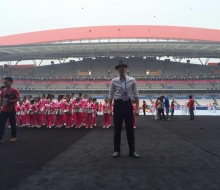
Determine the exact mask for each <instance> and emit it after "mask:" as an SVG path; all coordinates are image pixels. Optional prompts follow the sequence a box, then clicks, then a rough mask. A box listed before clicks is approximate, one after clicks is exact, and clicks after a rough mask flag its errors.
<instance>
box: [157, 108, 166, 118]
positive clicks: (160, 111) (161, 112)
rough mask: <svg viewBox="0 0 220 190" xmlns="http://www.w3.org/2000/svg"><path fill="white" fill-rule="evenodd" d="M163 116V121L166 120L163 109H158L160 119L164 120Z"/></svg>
mask: <svg viewBox="0 0 220 190" xmlns="http://www.w3.org/2000/svg"><path fill="white" fill-rule="evenodd" d="M161 114H162V115H163V119H164V120H166V118H165V115H164V109H163V108H159V109H158V115H159V117H160V119H162V117H161Z"/></svg>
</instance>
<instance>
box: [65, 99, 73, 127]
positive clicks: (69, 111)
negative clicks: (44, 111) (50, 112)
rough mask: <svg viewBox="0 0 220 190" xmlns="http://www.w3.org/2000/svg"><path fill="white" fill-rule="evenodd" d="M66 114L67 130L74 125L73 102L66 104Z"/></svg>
mask: <svg viewBox="0 0 220 190" xmlns="http://www.w3.org/2000/svg"><path fill="white" fill-rule="evenodd" d="M64 113H65V119H66V128H70V127H71V124H72V102H65V103H64Z"/></svg>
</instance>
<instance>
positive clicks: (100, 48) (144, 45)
mask: <svg viewBox="0 0 220 190" xmlns="http://www.w3.org/2000/svg"><path fill="white" fill-rule="evenodd" d="M128 55H134V56H161V57H162V56H174V57H189V58H220V30H214V29H202V28H190V27H174V26H97V27H80V28H67V29H57V30H47V31H39V32H30V33H24V34H16V35H10V36H4V37H0V61H19V60H35V59H62V58H69V57H96V56H128Z"/></svg>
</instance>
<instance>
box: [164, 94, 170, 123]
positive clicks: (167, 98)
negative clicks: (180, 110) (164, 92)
mask: <svg viewBox="0 0 220 190" xmlns="http://www.w3.org/2000/svg"><path fill="white" fill-rule="evenodd" d="M164 107H165V110H166V119H169V111H170V102H169V97H168V96H167V97H166V98H165V99H164Z"/></svg>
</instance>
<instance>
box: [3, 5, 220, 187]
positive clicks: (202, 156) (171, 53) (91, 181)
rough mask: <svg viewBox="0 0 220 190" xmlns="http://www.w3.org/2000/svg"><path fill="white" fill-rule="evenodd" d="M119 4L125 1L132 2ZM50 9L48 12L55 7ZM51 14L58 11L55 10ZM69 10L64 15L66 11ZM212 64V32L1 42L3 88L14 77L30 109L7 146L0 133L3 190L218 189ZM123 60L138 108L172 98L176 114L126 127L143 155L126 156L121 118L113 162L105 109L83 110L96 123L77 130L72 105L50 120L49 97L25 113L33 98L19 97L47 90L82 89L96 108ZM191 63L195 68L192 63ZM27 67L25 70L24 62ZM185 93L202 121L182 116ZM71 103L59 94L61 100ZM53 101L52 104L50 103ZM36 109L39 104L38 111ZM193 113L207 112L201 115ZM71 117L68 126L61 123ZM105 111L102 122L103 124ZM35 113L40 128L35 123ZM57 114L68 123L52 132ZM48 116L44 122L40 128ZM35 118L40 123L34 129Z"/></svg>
mask: <svg viewBox="0 0 220 190" xmlns="http://www.w3.org/2000/svg"><path fill="white" fill-rule="evenodd" d="M19 2H20V1H19ZM28 2H29V1H26V2H25V4H26V3H27V4H28ZM36 2H38V1H36ZM39 2H40V1H39ZM45 2H46V1H45ZM54 2H55V1H54ZM103 2H104V1H103ZM41 3H43V2H41ZM117 3H118V2H117ZM126 3H128V4H129V1H126ZM135 3H136V2H135ZM100 4H101V1H100ZM151 4H153V3H151ZM168 4H169V3H168ZM199 4H200V2H199ZM62 5H64V3H63V2H62ZM10 6H11V5H10ZM22 6H24V5H22ZM50 6H53V5H52V3H51V5H50ZM90 6H92V5H90ZM123 6H124V5H123ZM18 7H19V6H18ZM39 7H41V5H40V6H39ZM16 8H17V7H16ZM73 8H75V7H74V6H72V7H71V9H73ZM157 8H158V7H157ZM58 9H59V11H60V10H62V7H59V8H58ZM66 9H67V7H66V8H65V14H68V11H67V10H66ZM84 9H86V8H84ZM94 9H95V8H94ZM18 10H19V12H20V9H19V8H18ZM23 10H24V9H23ZM45 10H47V9H44V11H45ZM51 10H52V9H51ZM81 10H83V8H82V7H81V5H80V11H81ZM95 10H96V9H95ZM132 10H133V8H132ZM36 11H39V10H36ZM71 11H72V10H71ZM120 11H121V10H120ZM144 11H145V10H144ZM160 11H162V10H160ZM172 11H174V9H172ZM172 11H170V12H172ZM21 12H22V11H21ZM48 12H49V14H50V13H51V12H50V11H48ZM73 12H74V11H73ZM97 12H98V11H97ZM120 13H121V12H120ZM31 14H32V13H31ZM51 14H52V13H51ZM56 14H57V12H56ZM58 14H59V13H58ZM178 14H179V12H178ZM59 16H62V14H59ZM103 16H104V15H103ZM129 16H130V12H129ZM132 16H135V14H134V15H132ZM42 17H43V16H42ZM65 17H67V16H66V15H65ZM86 17H88V16H87V15H86ZM91 17H92V15H91ZM154 17H155V16H154ZM43 18H44V17H43ZM54 20H55V19H54ZM135 21H136V20H135ZM33 22H34V20H33ZM45 22H46V20H45ZM56 24H57V23H56ZM27 25H28V24H27ZM219 58H220V30H217V29H205V28H195V27H180V26H162V25H157V26H156V25H107V26H90V27H74V28H62V29H53V30H42V31H35V32H27V33H20V34H13V35H6V36H2V37H0V62H1V63H4V64H3V65H2V66H0V76H1V82H3V81H4V77H5V76H9V77H12V78H13V80H14V82H13V86H14V87H16V88H17V89H18V90H19V92H20V94H21V97H22V98H23V100H22V101H23V102H22V101H21V105H20V107H22V106H23V105H24V104H25V105H24V106H23V107H25V106H29V107H28V108H27V109H26V108H25V109H26V113H24V114H23V115H22V114H20V115H17V117H19V119H20V118H22V119H23V118H25V119H24V120H25V122H26V123H25V125H21V121H22V119H21V120H20V121H19V122H17V124H18V123H19V125H20V126H19V128H18V139H17V138H16V137H15V138H16V142H15V141H14V142H10V141H11V140H8V139H10V138H11V137H12V135H11V133H10V132H11V131H10V129H9V128H6V130H5V136H4V140H2V139H0V155H1V156H0V168H1V170H0V174H1V175H2V180H1V182H0V189H4V190H8V189H16V190H29V189H33V190H42V189H47V190H50V189H52V190H56V189H64V190H72V189H74V190H78V189H79V190H87V189H88V190H91V189H94V190H103V189H104V190H121V189H126V190H139V189H140V190H146V189H150V190H154V189H163V190H170V189H171V190H173V189H177V190H185V189H187V190H194V189H195V190H197V189H198V190H201V189H204V190H208V189H213V190H214V189H216V190H218V189H220V180H219V175H220V173H219V166H220V164H219V155H220V150H219V145H220V141H219V135H220V133H219V118H218V117H214V116H218V115H219V114H220V113H219V110H217V111H216V110H215V113H214V111H213V112H211V110H210V113H209V111H207V109H208V105H213V104H215V105H217V109H218V108H219V107H218V104H219V103H220V96H219V92H220V64H219V63H218V62H213V61H211V60H212V59H219ZM120 60H122V61H123V62H124V63H126V64H127V65H128V68H127V75H128V76H131V77H134V78H135V80H136V83H137V87H138V91H139V94H140V100H139V101H140V103H139V104H140V105H139V108H140V110H141V109H142V102H143V100H145V101H146V103H147V105H148V106H149V107H151V105H154V101H155V100H156V99H157V98H158V97H159V96H162V95H164V96H166V97H169V99H170V101H171V100H173V101H174V102H175V110H177V111H175V114H174V117H168V115H167V118H165V117H164V120H162V119H159V118H157V117H158V116H157V115H158V114H157V113H156V112H155V113H156V114H155V115H154V113H153V112H152V113H148V114H146V117H145V116H142V113H141V112H140V116H138V114H137V123H136V122H135V123H136V124H137V125H136V126H134V124H133V123H132V125H131V128H132V130H133V131H135V147H136V150H135V151H137V152H138V154H140V159H136V158H131V157H132V156H131V155H130V149H128V148H127V144H126V143H127V139H126V138H125V136H126V135H127V137H128V130H127V124H126V121H125V119H124V123H125V124H126V125H125V127H126V131H125V129H124V128H125V127H124V125H123V126H122V128H123V129H122V132H121V133H122V135H121V134H120V135H121V136H122V142H121V150H120V152H119V153H121V155H120V158H117V159H113V158H112V151H113V134H114V133H115V128H116V127H115V126H114V124H115V119H114V121H113V119H112V118H113V117H114V116H115V115H116V114H115V113H114V114H113V117H112V115H111V114H109V112H104V109H103V110H102V111H100V112H103V113H102V114H94V113H96V112H93V113H92V114H91V113H89V112H88V113H80V114H79V116H80V117H78V118H81V120H83V119H82V117H84V122H85V121H86V119H85V118H86V117H87V115H86V114H90V116H91V115H92V117H93V119H94V120H95V122H94V123H95V125H93V126H90V127H87V126H84V125H85V124H84V125H82V126H80V127H78V128H77V124H76V123H74V122H75V121H76V118H77V117H75V115H76V113H75V112H77V111H76V108H75V107H74V109H72V107H71V109H72V110H74V111H75V112H74V113H73V112H71V111H72V110H71V111H69V112H68V113H67V112H65V114H64V113H62V114H63V115H62V114H60V113H58V112H57V113H56V111H54V112H53V113H50V114H51V115H50V116H51V118H49V116H48V115H49V114H48V115H47V114H46V113H49V112H47V110H46V106H47V105H48V104H49V103H50V102H49V101H51V102H52V100H50V97H49V98H44V99H43V98H42V99H41V100H44V101H45V102H43V103H42V104H44V108H45V110H44V113H43V111H42V112H41V109H39V110H37V111H36V110H35V111H36V114H34V112H33V109H32V108H33V107H31V106H32V105H31V104H32V103H33V102H34V101H35V100H36V99H35V100H33V99H31V97H30V96H29V97H30V100H28V99H26V96H28V95H32V96H33V97H40V96H41V95H42V94H50V95H51V97H52V95H55V98H57V99H59V95H64V94H69V95H70V96H71V94H72V93H75V97H78V96H79V93H82V94H86V95H89V96H92V97H93V98H95V99H97V101H98V102H102V101H104V99H105V98H106V97H107V95H108V94H109V88H110V82H111V80H112V79H113V78H114V77H117V76H118V71H117V70H115V65H116V64H117V63H118V62H119V61H120ZM194 60H197V61H198V62H199V63H200V64H194ZM27 61H28V62H29V63H28V64H23V62H26V63H27ZM45 62H46V63H48V62H49V64H44V63H45ZM125 82H126V80H125ZM9 90H10V89H9ZM189 95H193V99H194V100H195V105H196V112H197V113H196V114H197V115H199V116H198V117H197V115H196V116H195V120H194V118H193V119H190V120H189V114H188V112H186V110H183V111H182V110H181V109H183V107H185V104H186V103H187V102H188V101H189ZM63 97H64V96H62V98H63ZM68 98H69V97H66V98H63V100H64V99H65V103H66V102H68V101H67V99H68ZM38 100H39V99H38ZM47 100H49V101H48V102H49V103H48V102H47ZM72 100H73V101H72V102H71V104H74V106H75V104H77V102H74V98H72ZM81 100H83V99H81ZM119 100H120V101H121V100H122V99H119ZM128 100H129V101H127V102H128V103H130V99H128ZM31 101H33V102H32V103H31ZM59 101H60V100H59ZM59 101H58V100H56V106H57V105H58V104H59V103H60V102H59ZM26 102H28V103H27V104H26ZM36 102H37V101H36ZM36 102H35V103H36ZM54 102H55V101H54ZM162 102H163V100H162ZM19 103H20V102H19ZM38 105H40V103H39V102H37V103H36V107H37V106H38ZM155 105H156V104H155ZM57 107H58V106H57ZM106 107H107V106H106ZM121 107H123V106H121ZM132 108H133V107H132ZM156 108H158V107H156ZM25 109H24V110H25ZM125 109H126V108H125ZM158 109H159V108H158ZM161 109H162V110H164V109H163V108H161ZM178 109H179V110H178ZM191 109H192V108H191ZM30 110H31V111H32V112H30ZM85 110H86V109H84V112H86V111H85ZM38 111H39V112H38ZM65 111H67V110H65ZM132 111H134V110H132ZM178 111H179V112H178ZM199 111H203V112H204V113H205V114H203V115H202V116H201V114H198V112H199ZM51 112H52V111H51ZM79 112H80V111H79ZM19 113H22V111H21V110H20V112H19ZM134 113H135V112H131V115H132V114H133V118H136V116H135V114H134ZM68 114H69V118H70V122H72V123H71V124H72V125H71V126H68V127H67V124H66V123H67V122H66V121H67V115H68ZM83 114H84V116H83ZM31 115H32V116H34V115H37V116H36V117H32V116H31ZM64 115H65V117H64ZM103 115H104V117H103ZM106 115H107V116H108V118H109V125H105V116H106ZM180 115H181V116H180ZM204 115H205V116H204ZM38 116H40V117H41V124H42V125H40V124H39V126H38ZM60 116H62V118H61V117H60ZM58 117H59V119H60V118H61V119H63V121H64V120H65V121H64V122H63V121H62V122H63V123H62V124H63V125H62V126H57V125H58ZM27 118H29V122H30V123H29V124H28V123H27ZM33 118H34V119H35V120H34V119H33ZM36 118H37V119H36ZM50 119H51V120H50ZM93 119H92V120H93ZM49 120H50V123H51V125H50V124H45V123H43V121H44V122H45V121H46V122H48V121H49ZM191 120H194V121H191ZM36 121H37V122H36ZM103 121H104V125H103ZM33 122H36V123H37V126H36V125H32V124H31V123H33ZM65 122H66V123H65ZM127 122H128V120H127ZM36 123H35V124H36ZM39 123H40V122H39ZM48 123H49V122H48ZM85 123H86V122H85ZM75 124H76V125H75ZM122 124H123V120H122ZM6 125H7V126H8V125H10V122H8V124H6ZM80 125H81V123H80ZM73 126H74V127H73ZM75 126H76V127H75ZM79 128H81V129H79ZM11 129H12V127H11ZM133 133H134V132H133ZM128 139H129V138H128ZM128 144H129V142H128ZM129 148H130V145H129ZM114 151H115V150H114ZM128 152H129V154H128ZM133 153H134V152H133ZM133 157H134V156H133Z"/></svg>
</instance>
